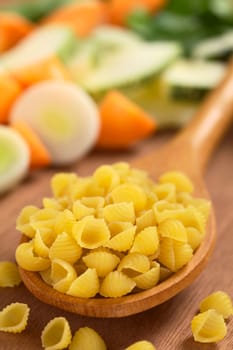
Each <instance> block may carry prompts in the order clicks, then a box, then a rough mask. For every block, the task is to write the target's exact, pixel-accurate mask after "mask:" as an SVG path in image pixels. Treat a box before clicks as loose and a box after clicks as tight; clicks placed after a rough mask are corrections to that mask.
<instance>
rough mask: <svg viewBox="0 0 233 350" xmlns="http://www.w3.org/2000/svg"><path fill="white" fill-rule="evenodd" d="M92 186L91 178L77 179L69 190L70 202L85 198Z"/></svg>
mask: <svg viewBox="0 0 233 350" xmlns="http://www.w3.org/2000/svg"><path fill="white" fill-rule="evenodd" d="M91 186H92V181H91V177H83V178H80V177H77V180H76V182H75V183H74V184H73V186H72V187H71V188H70V197H71V199H72V201H73V202H74V201H76V200H78V199H81V198H82V197H84V196H87V193H88V192H90V187H91Z"/></svg>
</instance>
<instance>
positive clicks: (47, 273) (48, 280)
mask: <svg viewBox="0 0 233 350" xmlns="http://www.w3.org/2000/svg"><path fill="white" fill-rule="evenodd" d="M40 276H41V278H42V280H43V281H44V282H45V283H47V284H48V285H50V286H53V280H52V277H51V267H49V268H48V269H47V270H44V271H40Z"/></svg>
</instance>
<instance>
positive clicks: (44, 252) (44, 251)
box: [33, 230, 49, 258]
mask: <svg viewBox="0 0 233 350" xmlns="http://www.w3.org/2000/svg"><path fill="white" fill-rule="evenodd" d="M33 242H34V251H35V253H36V254H37V255H38V256H40V257H42V258H48V256H49V247H48V246H47V245H46V244H45V242H44V241H43V237H42V235H41V231H40V230H37V231H36V234H35V237H34V240H33Z"/></svg>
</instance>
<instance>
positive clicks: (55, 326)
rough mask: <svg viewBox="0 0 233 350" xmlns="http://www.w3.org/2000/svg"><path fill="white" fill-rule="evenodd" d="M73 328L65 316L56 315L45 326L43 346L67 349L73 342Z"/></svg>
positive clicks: (58, 349)
mask: <svg viewBox="0 0 233 350" xmlns="http://www.w3.org/2000/svg"><path fill="white" fill-rule="evenodd" d="M71 338H72V335H71V330H70V326H69V323H68V321H67V320H66V319H65V318H64V317H55V318H53V319H52V320H51V321H49V323H48V324H47V325H46V326H45V328H44V329H43V331H42V333H41V342H42V347H43V348H44V349H45V350H61V349H65V348H67V347H68V346H69V344H70V343H71Z"/></svg>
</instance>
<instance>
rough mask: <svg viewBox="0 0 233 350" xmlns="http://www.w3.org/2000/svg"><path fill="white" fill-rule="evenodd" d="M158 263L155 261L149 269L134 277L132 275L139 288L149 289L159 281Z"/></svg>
mask: <svg viewBox="0 0 233 350" xmlns="http://www.w3.org/2000/svg"><path fill="white" fill-rule="evenodd" d="M159 277H160V265H159V264H158V263H157V262H155V263H153V265H152V267H151V268H150V270H149V271H147V272H145V273H142V274H140V275H138V276H136V277H132V279H133V280H134V282H135V283H136V286H137V287H138V288H140V289H149V288H152V287H154V286H155V285H156V284H157V283H158V282H159Z"/></svg>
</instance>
